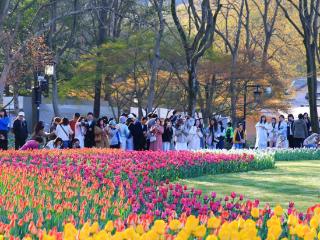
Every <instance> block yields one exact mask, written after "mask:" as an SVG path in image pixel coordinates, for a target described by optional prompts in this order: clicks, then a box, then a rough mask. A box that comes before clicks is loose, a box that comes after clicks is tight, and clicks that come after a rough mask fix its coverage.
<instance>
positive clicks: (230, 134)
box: [225, 122, 233, 150]
mask: <svg viewBox="0 0 320 240" xmlns="http://www.w3.org/2000/svg"><path fill="white" fill-rule="evenodd" d="M225 139H226V149H228V150H229V149H231V148H232V144H233V127H232V123H231V122H228V124H227V129H226V137H225Z"/></svg>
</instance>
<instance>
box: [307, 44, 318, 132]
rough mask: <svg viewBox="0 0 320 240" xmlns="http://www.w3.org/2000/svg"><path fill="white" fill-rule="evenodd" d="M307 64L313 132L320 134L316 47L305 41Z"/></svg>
mask: <svg viewBox="0 0 320 240" xmlns="http://www.w3.org/2000/svg"><path fill="white" fill-rule="evenodd" d="M305 50H306V57H307V59H306V63H307V83H308V93H309V108H310V117H311V124H312V131H313V132H315V133H319V119H318V108H317V67H316V56H315V45H314V44H308V43H307V41H306V40H305Z"/></svg>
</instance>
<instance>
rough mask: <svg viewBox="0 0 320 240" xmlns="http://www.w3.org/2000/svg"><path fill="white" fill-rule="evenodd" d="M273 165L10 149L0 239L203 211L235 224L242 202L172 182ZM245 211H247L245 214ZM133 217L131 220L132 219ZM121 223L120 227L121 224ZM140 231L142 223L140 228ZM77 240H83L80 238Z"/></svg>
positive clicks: (213, 157)
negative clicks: (66, 227)
mask: <svg viewBox="0 0 320 240" xmlns="http://www.w3.org/2000/svg"><path fill="white" fill-rule="evenodd" d="M272 167H274V161H273V158H272V157H267V156H266V157H265V158H258V157H257V158H256V157H255V156H254V155H252V154H247V153H243V154H225V153H224V154H223V153H220V154H218V153H217V154H213V153H205V152H171V153H164V152H122V151H115V150H98V149H91V150H88V149H87V150H76V151H75V150H70V151H34V152H28V151H25V152H22V151H8V152H3V153H1V155H0V234H4V236H5V237H9V236H16V237H23V236H26V235H27V234H31V235H30V236H33V238H34V237H35V236H37V235H39V234H40V235H41V234H42V233H43V232H42V230H43V229H52V231H53V232H54V231H62V230H63V226H64V224H65V223H67V222H71V223H73V224H74V225H75V226H76V227H81V226H83V224H85V222H86V221H87V220H92V221H96V222H98V223H99V225H100V226H102V225H104V224H105V223H106V221H107V220H115V225H117V223H118V224H120V225H119V226H121V227H120V229H123V227H124V226H128V224H127V223H128V222H131V221H136V220H134V219H136V217H137V216H138V215H139V216H140V217H139V218H140V219H145V220H144V221H146V222H148V223H149V224H151V223H152V221H153V220H154V219H160V218H162V219H164V220H168V219H170V218H173V217H177V216H183V215H186V216H188V215H190V214H194V215H195V216H200V215H201V216H202V215H203V216H205V215H208V214H209V213H213V214H219V213H221V212H222V211H224V212H225V213H224V214H225V215H226V214H228V215H230V218H232V219H235V218H236V216H237V215H238V214H239V213H241V214H242V213H243V214H244V216H247V215H248V213H249V212H248V211H249V210H248V209H247V208H246V207H245V206H246V204H247V203H246V202H244V201H243V197H242V196H238V198H239V199H238V200H235V199H236V197H237V196H236V195H235V194H233V195H232V196H231V197H230V198H228V199H224V200H222V199H217V198H216V196H215V195H214V194H213V195H212V196H202V192H201V191H200V190H194V189H190V190H189V189H187V187H185V186H181V185H179V184H171V183H170V181H172V180H175V179H177V178H179V177H180V178H182V177H194V176H199V175H203V174H207V173H210V174H212V173H222V172H237V171H248V170H259V169H265V168H272ZM244 209H247V210H244ZM132 219H133V220H132ZM123 224H125V225H123ZM144 225H146V224H144ZM0 239H1V236H0ZM82 239H83V238H82Z"/></svg>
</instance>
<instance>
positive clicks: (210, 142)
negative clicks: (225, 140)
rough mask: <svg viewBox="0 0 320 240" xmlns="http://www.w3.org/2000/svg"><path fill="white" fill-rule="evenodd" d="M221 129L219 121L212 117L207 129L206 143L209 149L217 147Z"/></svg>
mask: <svg viewBox="0 0 320 240" xmlns="http://www.w3.org/2000/svg"><path fill="white" fill-rule="evenodd" d="M219 137H220V129H219V127H218V121H217V120H216V119H215V118H212V119H210V122H209V126H208V128H207V131H206V143H207V148H208V149H216V148H217V143H218V142H219Z"/></svg>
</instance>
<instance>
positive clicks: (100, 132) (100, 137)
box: [94, 118, 109, 148]
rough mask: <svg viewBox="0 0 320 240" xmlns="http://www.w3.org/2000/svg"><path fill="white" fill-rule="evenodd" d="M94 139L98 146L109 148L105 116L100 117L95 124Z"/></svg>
mask: <svg viewBox="0 0 320 240" xmlns="http://www.w3.org/2000/svg"><path fill="white" fill-rule="evenodd" d="M94 135H95V137H94V141H95V146H96V147H97V148H109V134H108V129H107V125H106V124H105V122H104V119H103V118H100V119H99V120H98V122H97V124H96V126H94Z"/></svg>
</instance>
